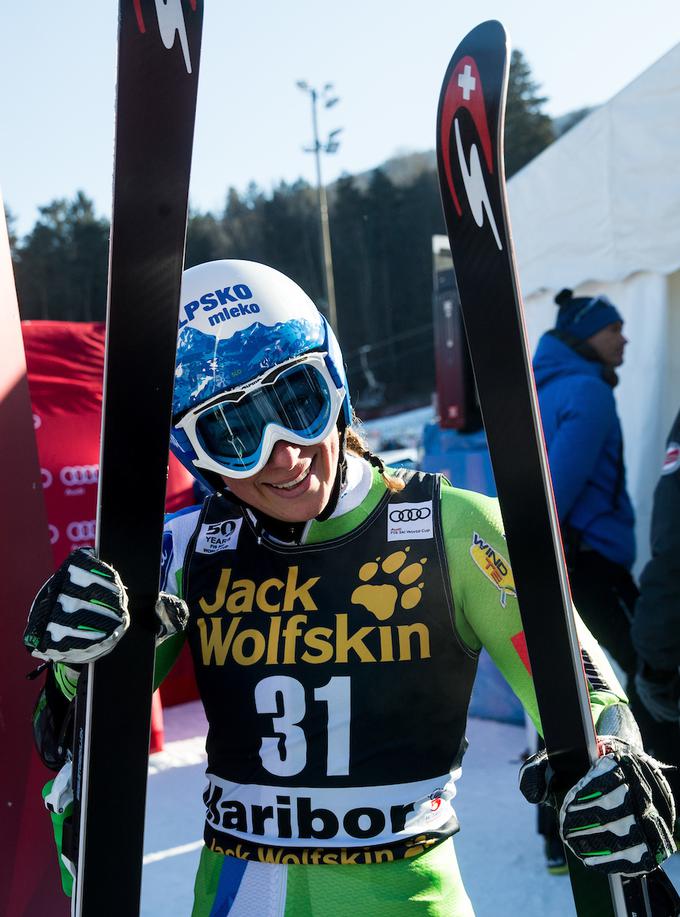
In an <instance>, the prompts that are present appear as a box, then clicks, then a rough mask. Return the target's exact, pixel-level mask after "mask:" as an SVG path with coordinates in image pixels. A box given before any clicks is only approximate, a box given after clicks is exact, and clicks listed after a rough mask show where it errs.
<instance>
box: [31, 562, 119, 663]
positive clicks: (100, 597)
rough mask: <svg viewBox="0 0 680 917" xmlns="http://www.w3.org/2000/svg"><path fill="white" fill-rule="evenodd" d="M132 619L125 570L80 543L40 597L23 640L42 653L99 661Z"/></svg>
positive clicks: (63, 658) (46, 656) (33, 651)
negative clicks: (120, 572) (122, 572)
mask: <svg viewBox="0 0 680 917" xmlns="http://www.w3.org/2000/svg"><path fill="white" fill-rule="evenodd" d="M129 624H130V615H129V613H128V609H127V593H126V591H125V586H124V585H123V583H122V581H121V579H120V576H119V575H118V574H117V573H116V571H115V570H114V569H113V567H110V566H109V565H108V564H105V563H104V562H103V561H101V560H99V559H98V558H96V557H95V556H94V553H93V551H92V549H91V548H78V549H77V550H76V551H73V553H72V554H69V556H68V557H67V558H66V560H65V561H64V562H63V563H62V565H61V566H60V567H59V568H58V569H57V571H56V572H55V573H53V574H52V576H51V577H50V578H49V579H48V580H47V582H46V583H45V585H44V586H43V587H42V589H41V590H40V592H39V593H38V594H37V596H36V597H35V600H34V602H33V604H32V605H31V610H30V612H29V615H28V623H27V625H26V630H25V631H24V645H25V646H26V647H27V649H29V650H30V652H31V654H32V655H33V656H37V657H38V658H39V659H52V660H54V661H55V662H67V663H71V664H72V663H84V662H94V661H95V660H96V659H99V658H100V657H101V656H104V655H106V653H108V652H110V651H111V650H112V649H113V647H114V646H115V644H116V643H117V642H118V640H120V638H121V637H122V636H123V634H124V633H125V631H126V630H127V628H128V625H129Z"/></svg>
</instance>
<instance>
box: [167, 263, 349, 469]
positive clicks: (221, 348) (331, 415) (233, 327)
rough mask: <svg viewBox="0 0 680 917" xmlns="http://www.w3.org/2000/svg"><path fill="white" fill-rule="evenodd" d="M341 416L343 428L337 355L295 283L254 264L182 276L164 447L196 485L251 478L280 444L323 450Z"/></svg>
mask: <svg viewBox="0 0 680 917" xmlns="http://www.w3.org/2000/svg"><path fill="white" fill-rule="evenodd" d="M340 411H342V412H343V418H344V422H345V424H346V425H349V423H350V422H351V415H352V408H351V404H350V398H349V391H348V387H347V379H346V375H345V370H344V366H343V361H342V354H341V352H340V347H339V345H338V342H337V340H336V338H335V335H334V334H333V331H332V329H331V328H330V326H329V324H328V322H327V321H326V319H325V318H324V317H323V315H321V313H320V312H319V311H318V309H317V308H316V306H315V305H314V303H313V302H312V300H311V299H310V298H309V297H308V296H307V294H306V293H305V292H304V291H303V290H302V289H301V288H300V287H299V286H298V285H297V284H296V283H294V282H293V281H292V280H290V279H289V278H288V277H286V276H285V275H284V274H281V273H280V272H279V271H276V270H274V269H273V268H270V267H266V266H265V265H263V264H257V263H255V262H253V261H236V260H228V261H210V262H207V263H206V264H200V265H197V266H196V267H193V268H190V269H189V270H187V271H185V272H184V276H183V280H182V293H181V303H180V322H179V335H178V340H177V358H176V364H175V390H174V397H173V421H172V433H171V440H170V445H171V449H172V451H173V453H174V454H175V456H176V457H177V458H178V459H179V461H180V462H182V464H183V465H184V466H185V467H186V468H187V469H188V470H189V471H190V472H191V473H192V474H193V475H194V477H197V478H198V479H199V480H202V481H203V482H204V483H205V482H206V481H208V482H209V481H210V480H211V479H212V480H215V478H214V475H215V474H218V475H224V476H226V477H232V478H245V477H250V476H251V475H253V474H255V473H257V471H259V470H260V469H261V468H262V467H264V465H265V464H266V462H267V460H268V458H269V455H270V454H271V450H272V448H273V446H274V444H275V443H276V442H277V441H278V440H281V439H285V440H286V441H289V442H294V443H299V444H303V445H310V444H313V443H317V442H321V441H322V440H323V439H325V438H326V436H328V435H329V433H330V432H331V431H332V429H333V428H334V427H335V425H336V424H337V421H338V417H339V414H340ZM206 472H207V473H209V474H208V475H207V477H206Z"/></svg>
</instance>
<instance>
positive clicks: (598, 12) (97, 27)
mask: <svg viewBox="0 0 680 917" xmlns="http://www.w3.org/2000/svg"><path fill="white" fill-rule="evenodd" d="M130 2H131V0H130ZM205 7H206V13H205V25H204V37H203V55H202V62H201V80H200V85H199V102H198V112H197V124H196V137H195V147H194V163H193V172H192V183H191V204H192V206H193V207H194V208H195V209H200V210H212V211H219V210H220V209H221V207H222V205H223V202H224V197H225V192H226V189H227V188H228V187H229V186H230V185H233V186H235V187H236V188H238V189H239V190H243V189H245V187H246V186H247V185H248V183H249V182H250V181H251V180H254V181H255V182H257V183H258V185H260V186H261V187H263V188H264V189H265V190H270V189H271V188H272V186H273V185H275V184H276V183H277V182H279V181H280V180H282V179H283V180H286V181H293V180H295V179H296V178H298V177H300V176H302V177H304V178H306V179H308V180H309V181H310V182H313V181H314V162H313V159H314V157H313V156H311V155H309V154H305V153H303V152H302V147H303V146H305V145H307V144H308V143H309V142H310V141H311V136H312V128H311V113H310V102H309V97H308V96H306V95H304V94H303V93H302V92H301V91H300V90H299V89H298V88H297V87H296V85H295V83H296V81H297V80H299V79H305V80H307V81H308V82H309V83H310V84H311V85H314V86H317V87H320V86H322V85H323V84H324V83H326V82H332V83H333V84H334V86H335V91H336V93H337V95H338V96H339V97H340V100H341V101H340V102H339V104H338V105H336V106H335V107H334V108H332V109H329V110H325V111H323V112H322V113H321V116H320V122H321V125H320V126H321V131H322V132H323V133H324V135H325V134H327V133H328V131H330V130H332V129H334V128H338V127H342V128H343V133H342V134H341V136H340V139H341V146H340V150H339V151H338V153H336V154H335V155H333V156H325V157H324V158H323V169H324V179H326V180H329V181H330V180H333V179H334V178H336V177H337V176H338V175H340V174H341V173H342V172H351V173H354V172H360V171H364V170H366V169H370V168H373V167H375V166H377V165H379V164H380V163H381V162H382V161H384V160H385V159H386V158H388V157H389V156H391V155H393V154H394V153H395V152H397V151H404V150H426V149H432V148H433V146H434V125H435V113H436V106H437V99H438V95H439V88H440V85H441V80H442V77H443V75H444V71H445V69H446V65H447V63H448V60H449V58H450V56H451V54H452V53H453V50H454V48H455V46H456V45H457V43H458V41H459V40H460V38H461V37H462V36H463V35H464V34H465V32H467V31H468V30H469V29H470V28H472V27H473V26H474V25H476V24H477V23H478V22H481V21H482V20H484V19H491V18H494V19H500V20H501V22H503V24H504V25H505V27H506V29H507V30H508V31H509V33H510V38H511V41H512V43H513V45H514V46H515V47H518V48H520V49H521V50H522V51H523V53H524V55H525V57H526V58H527V60H528V62H529V65H530V66H531V68H532V71H533V74H534V77H535V79H536V80H537V81H538V82H539V83H540V84H541V86H542V92H543V94H545V95H546V96H548V97H549V101H548V104H547V106H546V110H547V112H548V113H549V114H551V115H560V114H563V113H565V112H566V111H570V110H572V109H575V108H580V107H583V106H585V105H592V104H597V103H601V102H605V101H607V99H609V98H611V96H612V95H614V94H615V93H616V92H618V91H619V90H620V89H622V88H623V87H624V86H625V85H626V84H627V83H629V82H630V81H631V80H633V79H634V78H635V77H636V76H638V75H639V74H640V73H641V72H642V71H643V70H645V69H646V68H647V67H649V66H650V65H651V64H653V63H654V61H656V60H657V59H658V58H659V57H661V56H662V55H663V54H664V53H665V52H666V51H668V50H669V49H670V48H671V47H672V46H673V45H674V44H676V43H677V42H678V41H680V3H679V2H678V0H646V2H644V3H639V2H634V0H570V2H569V3H555V2H550V0H540V2H539V0H497V2H490V0H478V2H477V3H475V4H473V3H463V2H461V0H416V2H414V0H334V2H329V0H249V2H241V3H238V4H236V3H231V2H230V0H205ZM117 8H118V4H117V2H116V0H67V2H55V0H21V2H16V3H11V4H9V3H5V4H4V8H3V11H2V15H1V18H0V87H1V89H0V130H1V134H0V187H2V192H3V196H4V198H5V202H6V204H7V205H8V206H9V207H10V209H11V210H12V212H13V213H14V215H15V216H16V218H17V229H18V231H19V233H20V234H21V233H23V232H26V231H28V230H29V229H30V227H31V226H32V225H33V222H34V220H35V218H36V216H37V209H36V208H37V207H38V206H39V205H41V204H46V203H48V202H49V201H51V200H52V199H53V198H55V197H71V196H72V195H73V194H74V193H75V191H76V190H77V189H79V188H82V189H83V190H84V191H85V192H86V193H87V194H88V195H90V196H91V197H92V198H94V201H95V204H96V207H97V210H98V211H99V212H100V213H102V214H108V213H109V209H110V198H111V172H112V158H113V157H112V149H113V108H114V90H115V52H116V47H115V44H116V17H117ZM672 116H673V117H678V116H680V113H673V115H672Z"/></svg>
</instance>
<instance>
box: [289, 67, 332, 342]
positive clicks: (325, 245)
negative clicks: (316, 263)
mask: <svg viewBox="0 0 680 917" xmlns="http://www.w3.org/2000/svg"><path fill="white" fill-rule="evenodd" d="M297 86H298V88H299V89H301V90H302V91H303V92H306V93H308V94H309V96H310V98H311V102H312V131H313V135H314V141H313V144H312V146H311V147H305V148H304V150H305V152H306V153H314V158H315V163H316V188H317V194H318V201H319V223H320V226H321V260H322V264H323V286H324V296H325V298H326V302H327V304H328V321H329V322H330V325H331V328H332V329H333V331H334V332H335V334H336V336H337V334H338V318H337V310H336V306H335V282H334V280H333V255H332V251H331V233H330V226H329V220H328V198H327V196H326V186H325V185H324V183H323V180H322V177H321V153H322V152H324V153H335V152H336V151H337V149H338V146H339V143H338V141H337V140H336V139H335V136H336V135H337V134H338V133H339V130H335V131H332V132H331V134H330V135H329V137H328V141H327V142H326V143H325V144H323V143H321V141H320V140H319V127H318V118H317V102H318V100H319V98H321V100H322V101H323V103H324V106H325V107H326V108H330V107H331V105H334V104H335V103H336V102H337V101H338V99H337V98H328V93H329V90H330V89H332V84H330V83H326V85H325V86H324V88H323V90H321V92H320V93H319V91H318V90H317V89H315V88H314V87H313V86H309V85H308V84H307V83H306V82H305V81H304V80H299V81H298V83H297Z"/></svg>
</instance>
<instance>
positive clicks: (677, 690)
mask: <svg viewBox="0 0 680 917" xmlns="http://www.w3.org/2000/svg"><path fill="white" fill-rule="evenodd" d="M635 687H636V688H637V693H638V696H639V698H640V700H641V701H642V703H643V704H644V705H645V707H646V708H647V711H648V712H649V714H650V716H652V717H653V718H654V719H655V720H656V721H657V723H677V722H678V720H680V707H678V698H679V697H680V673H678V670H677V669H670V670H668V671H665V670H659V669H652V668H650V667H649V666H648V665H647V664H646V663H643V665H642V667H641V668H640V670H639V671H638V673H637V674H636V676H635Z"/></svg>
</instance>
